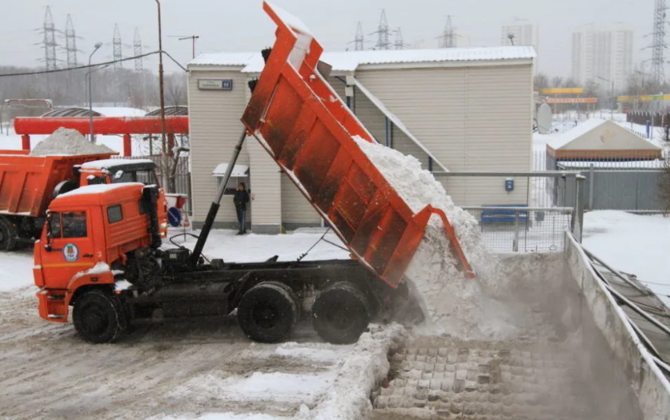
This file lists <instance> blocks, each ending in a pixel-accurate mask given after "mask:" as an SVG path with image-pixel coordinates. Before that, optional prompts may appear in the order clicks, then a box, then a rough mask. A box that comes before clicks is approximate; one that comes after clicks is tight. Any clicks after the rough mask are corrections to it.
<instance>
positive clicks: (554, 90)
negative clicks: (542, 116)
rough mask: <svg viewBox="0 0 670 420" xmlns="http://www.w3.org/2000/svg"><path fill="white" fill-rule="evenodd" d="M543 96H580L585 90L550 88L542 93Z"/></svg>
mask: <svg viewBox="0 0 670 420" xmlns="http://www.w3.org/2000/svg"><path fill="white" fill-rule="evenodd" d="M540 93H542V94H543V95H579V94H582V93H584V88H549V89H542V90H541V91H540Z"/></svg>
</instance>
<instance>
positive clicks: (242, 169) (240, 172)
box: [212, 163, 249, 177]
mask: <svg viewBox="0 0 670 420" xmlns="http://www.w3.org/2000/svg"><path fill="white" fill-rule="evenodd" d="M227 169H228V164H227V163H219V164H218V165H216V168H214V170H213V171H212V176H218V177H221V176H224V175H225V174H226V170H227ZM248 174H249V167H248V166H247V165H235V166H233V171H232V172H231V173H230V176H234V177H245V176H247V175H248Z"/></svg>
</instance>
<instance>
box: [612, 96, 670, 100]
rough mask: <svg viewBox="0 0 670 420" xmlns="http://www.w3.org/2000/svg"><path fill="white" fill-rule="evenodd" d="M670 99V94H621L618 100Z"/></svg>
mask: <svg viewBox="0 0 670 420" xmlns="http://www.w3.org/2000/svg"><path fill="white" fill-rule="evenodd" d="M668 100H670V95H643V96H619V97H618V98H617V101H619V102H635V101H641V102H650V101H668Z"/></svg>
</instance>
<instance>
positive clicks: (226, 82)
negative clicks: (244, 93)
mask: <svg viewBox="0 0 670 420" xmlns="http://www.w3.org/2000/svg"><path fill="white" fill-rule="evenodd" d="M198 89H200V90H233V79H198Z"/></svg>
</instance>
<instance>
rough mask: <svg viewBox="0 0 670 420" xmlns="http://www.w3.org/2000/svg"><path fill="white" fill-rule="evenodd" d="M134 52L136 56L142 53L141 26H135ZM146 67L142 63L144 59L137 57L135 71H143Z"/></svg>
mask: <svg viewBox="0 0 670 420" xmlns="http://www.w3.org/2000/svg"><path fill="white" fill-rule="evenodd" d="M119 41H120V40H119ZM133 52H134V54H135V57H139V56H140V55H142V39H141V38H140V30H139V28H135V38H134V39H133ZM143 70H144V67H143V65H142V59H141V58H137V59H135V73H142V71H143Z"/></svg>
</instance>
